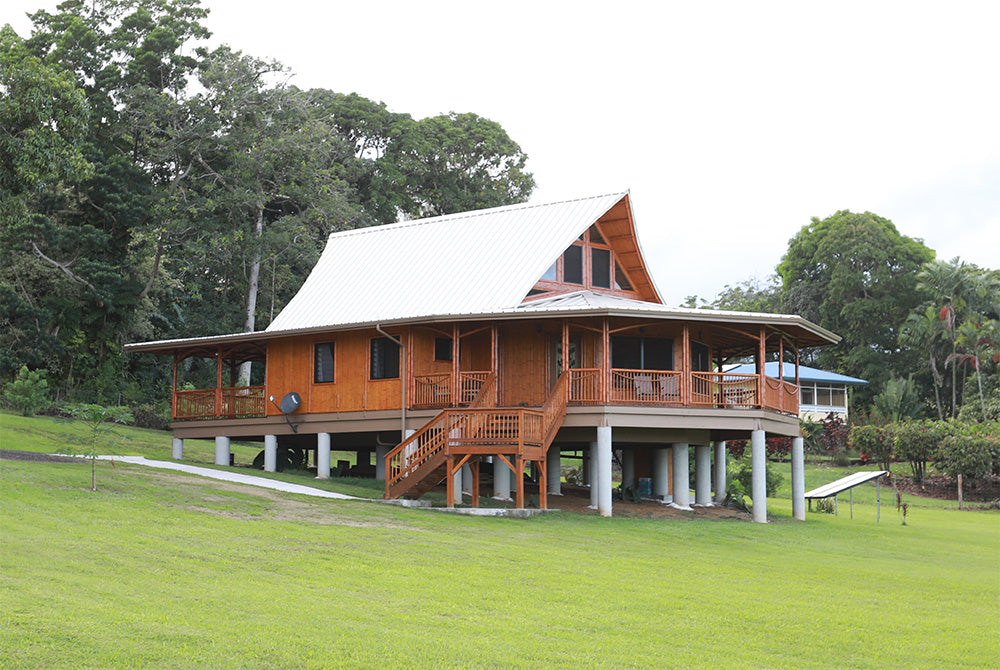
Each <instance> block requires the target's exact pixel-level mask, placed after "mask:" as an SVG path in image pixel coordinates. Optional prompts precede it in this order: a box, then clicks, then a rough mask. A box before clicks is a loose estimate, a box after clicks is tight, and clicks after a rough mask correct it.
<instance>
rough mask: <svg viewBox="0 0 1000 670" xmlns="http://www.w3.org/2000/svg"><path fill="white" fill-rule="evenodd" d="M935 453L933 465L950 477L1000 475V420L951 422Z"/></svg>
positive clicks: (969, 477)
mask: <svg viewBox="0 0 1000 670" xmlns="http://www.w3.org/2000/svg"><path fill="white" fill-rule="evenodd" d="M947 432H948V434H947V435H946V436H945V437H944V438H943V439H942V440H941V443H940V445H938V448H937V451H935V453H934V457H933V462H934V467H936V468H937V469H939V470H941V471H942V472H945V473H947V474H948V475H949V476H950V477H957V476H958V475H962V477H963V478H967V479H979V478H981V477H985V476H986V475H989V474H991V473H992V474H1000V421H992V422H989V423H966V422H962V421H955V422H951V423H949V424H948V425H947Z"/></svg>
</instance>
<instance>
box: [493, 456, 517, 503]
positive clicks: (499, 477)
mask: <svg viewBox="0 0 1000 670" xmlns="http://www.w3.org/2000/svg"><path fill="white" fill-rule="evenodd" d="M512 473H513V471H512V470H511V469H510V468H508V467H507V464H506V463H504V462H503V461H502V460H501V459H500V458H498V457H497V456H494V457H493V498H494V500H510V476H511V474H512Z"/></svg>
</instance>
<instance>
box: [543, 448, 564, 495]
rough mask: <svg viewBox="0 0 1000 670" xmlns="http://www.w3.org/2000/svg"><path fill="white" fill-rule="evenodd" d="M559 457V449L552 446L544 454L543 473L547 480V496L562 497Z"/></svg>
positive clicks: (560, 462) (560, 461)
mask: <svg viewBox="0 0 1000 670" xmlns="http://www.w3.org/2000/svg"><path fill="white" fill-rule="evenodd" d="M561 455H562V454H561V452H560V451H559V447H557V446H556V445H554V444H553V445H551V446H550V447H549V451H548V452H547V453H546V454H545V473H546V479H547V480H548V481H547V482H546V484H547V485H548V490H549V495H553V496H561V495H562V472H561V470H562V468H561V467H560V466H561V464H562V460H561V458H560V456H561Z"/></svg>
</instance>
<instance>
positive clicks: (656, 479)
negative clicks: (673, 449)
mask: <svg viewBox="0 0 1000 670" xmlns="http://www.w3.org/2000/svg"><path fill="white" fill-rule="evenodd" d="M652 483H653V496H654V497H655V498H659V499H660V500H662V501H663V502H671V501H672V500H673V497H672V496H671V495H670V450H669V449H667V448H666V447H662V448H660V449H657V450H656V451H654V452H653V482H652Z"/></svg>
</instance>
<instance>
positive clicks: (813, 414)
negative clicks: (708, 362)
mask: <svg viewBox="0 0 1000 670" xmlns="http://www.w3.org/2000/svg"><path fill="white" fill-rule="evenodd" d="M753 370H754V366H753V365H737V366H735V367H733V368H731V369H730V370H729V372H735V373H748V372H753ZM764 374H765V375H767V376H768V377H774V378H776V377H777V376H778V362H777V361H771V362H770V363H765V364H764ZM797 374H798V378H797V379H796V369H795V366H794V365H792V364H791V363H785V364H784V369H783V370H782V375H781V378H782V379H784V380H785V381H788V382H792V383H794V384H797V385H798V387H799V418H801V419H810V420H812V421H819V420H820V419H825V418H826V417H828V416H829V415H830V414H831V413H832V414H837V415H840V416H841V417H842V418H843V419H845V420H846V419H847V416H848V411H847V407H848V395H849V394H848V387H850V386H863V385H865V384H867V383H868V382H866V381H865V380H864V379H857V378H855V377H848V376H847V375H839V374H837V373H836V372H827V371H826V370H818V369H816V368H810V367H808V366H805V365H800V366H799V367H798V373H797Z"/></svg>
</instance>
